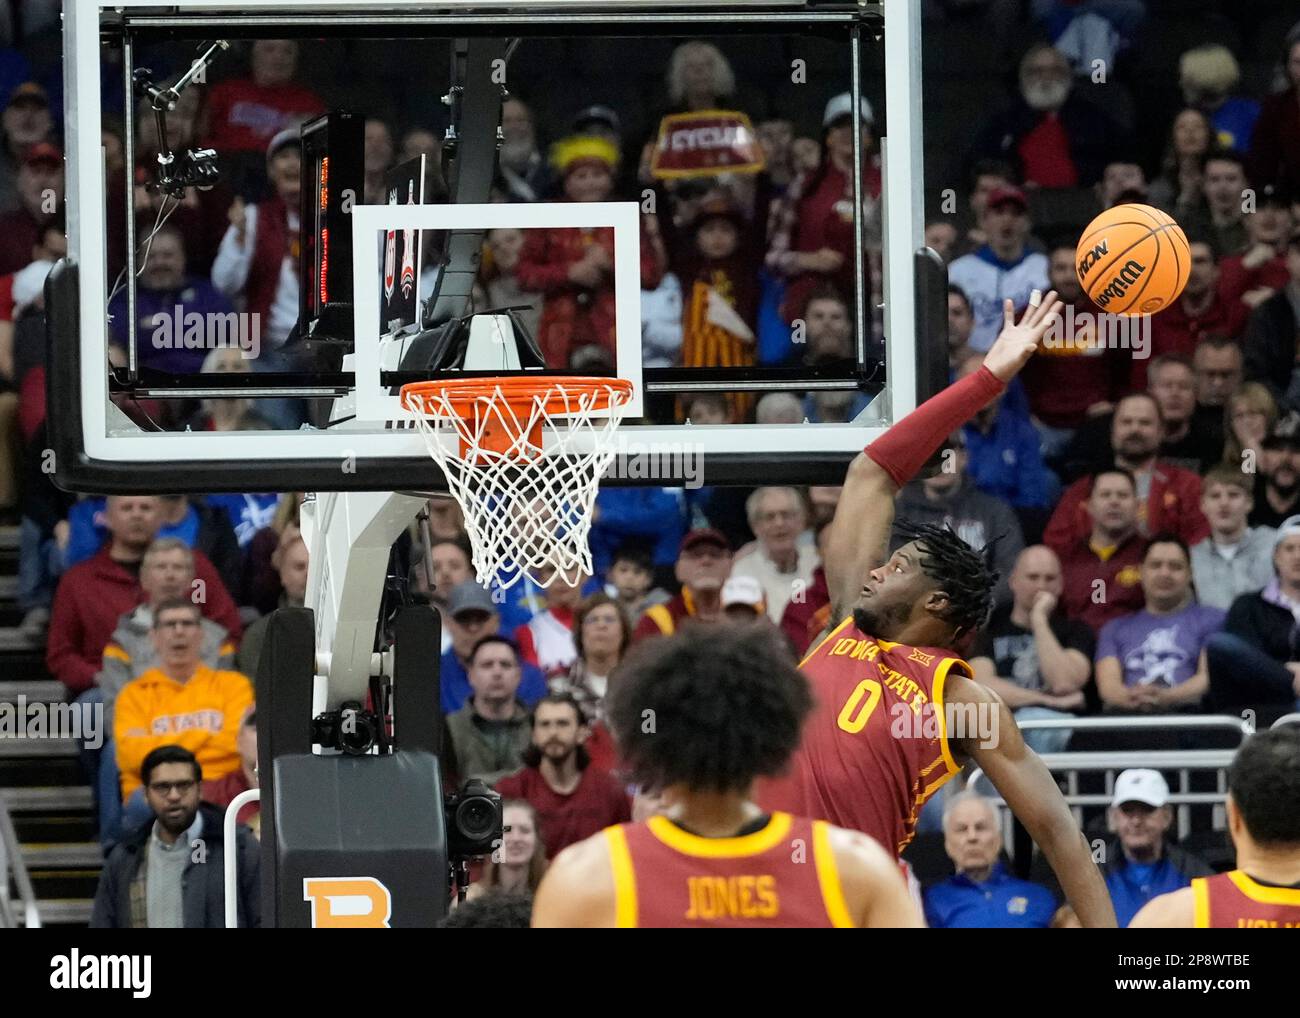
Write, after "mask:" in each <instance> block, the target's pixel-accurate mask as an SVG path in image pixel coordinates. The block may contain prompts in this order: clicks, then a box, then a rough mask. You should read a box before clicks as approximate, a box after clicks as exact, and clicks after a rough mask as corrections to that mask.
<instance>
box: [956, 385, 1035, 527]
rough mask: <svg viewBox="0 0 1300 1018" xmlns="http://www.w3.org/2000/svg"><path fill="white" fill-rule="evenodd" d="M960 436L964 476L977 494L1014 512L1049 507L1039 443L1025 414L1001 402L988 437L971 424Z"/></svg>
mask: <svg viewBox="0 0 1300 1018" xmlns="http://www.w3.org/2000/svg"><path fill="white" fill-rule="evenodd" d="M962 434H963V436H964V437H965V439H966V452H967V457H968V460H967V463H968V465H967V467H966V472H967V473H968V474H969V475H970V477H971V480H973V481H974V482H975V487H977V488H979V490H980V491H982V492H984V493H985V494H986V495H992V496H994V497H995V498H1000V499H1002V501H1004V502H1006V503H1008V504H1009V505H1011V506H1012V507H1014V508H1016V509H1040V508H1046V507H1047V506H1048V505H1050V504H1051V502H1050V499H1049V497H1048V478H1047V467H1045V466H1044V465H1043V454H1042V452H1041V451H1040V448H1039V446H1040V441H1041V440H1040V439H1039V437H1038V430H1037V429H1036V428H1035V427H1034V425H1033V422H1032V421H1031V420H1030V419H1029V412H1028V410H1017V409H1015V408H1013V407H1011V406H1008V405H1007V404H1006V402H1005V401H1004V402H1003V404H1002V406H1000V407H999V408H998V414H997V417H995V418H994V419H993V428H992V430H990V431H989V433H988V434H987V435H986V434H984V433H983V432H982V431H980V429H979V428H977V427H975V426H974V425H973V424H967V425H966V426H965V427H964V428H963V429H962Z"/></svg>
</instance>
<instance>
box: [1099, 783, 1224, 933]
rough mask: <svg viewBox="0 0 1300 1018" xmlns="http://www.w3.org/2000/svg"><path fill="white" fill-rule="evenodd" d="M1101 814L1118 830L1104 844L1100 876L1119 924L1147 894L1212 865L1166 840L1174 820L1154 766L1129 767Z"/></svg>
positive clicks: (1181, 883) (1182, 883)
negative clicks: (1102, 878) (1106, 810)
mask: <svg viewBox="0 0 1300 1018" xmlns="http://www.w3.org/2000/svg"><path fill="white" fill-rule="evenodd" d="M1107 819H1108V820H1109V822H1110V829H1111V830H1112V831H1113V832H1114V833H1115V834H1117V835H1118V838H1117V839H1116V840H1114V841H1112V842H1111V843H1110V844H1109V845H1108V846H1107V847H1106V864H1105V866H1103V867H1102V875H1103V876H1104V877H1105V878H1106V888H1107V890H1109V891H1110V900H1111V902H1112V903H1113V904H1114V906H1115V919H1116V921H1117V922H1118V923H1119V925H1120V926H1121V927H1124V926H1127V925H1128V924H1129V921H1130V920H1132V918H1133V917H1134V916H1135V915H1137V913H1138V911H1139V910H1140V909H1141V908H1142V906H1143V905H1145V904H1146V903H1147V902H1148V901H1150V900H1151V899H1152V898H1155V897H1157V896H1159V895H1161V894H1168V893H1169V892H1170V891H1176V890H1178V889H1179V888H1180V887H1188V886H1190V885H1191V882H1192V877H1208V876H1213V875H1214V870H1212V869H1211V868H1210V867H1209V866H1207V865H1206V864H1205V863H1204V862H1202V861H1201V860H1200V859H1198V858H1197V857H1196V856H1194V855H1192V854H1191V853H1189V852H1186V851H1184V850H1183V849H1181V848H1179V847H1178V846H1177V845H1175V844H1173V843H1172V842H1170V841H1169V840H1167V837H1166V835H1167V833H1168V831H1169V828H1170V826H1171V825H1172V824H1173V821H1174V814H1173V811H1172V810H1171V809H1170V808H1169V785H1168V784H1166V783H1165V779H1164V778H1163V777H1162V776H1161V774H1160V772H1159V771H1153V770H1147V769H1145V768H1134V769H1131V770H1127V771H1123V772H1121V774H1120V775H1119V777H1117V778H1116V779H1115V795H1114V796H1113V798H1112V799H1111V806H1110V809H1109V810H1108V816H1107Z"/></svg>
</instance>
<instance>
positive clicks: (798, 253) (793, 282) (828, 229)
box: [767, 92, 880, 322]
mask: <svg viewBox="0 0 1300 1018" xmlns="http://www.w3.org/2000/svg"><path fill="white" fill-rule="evenodd" d="M858 112H859V117H860V119H861V121H862V130H861V142H862V200H863V217H864V222H863V227H864V237H865V239H866V242H867V247H868V249H873V250H876V251H878V249H879V243H880V241H879V216H878V209H879V199H880V165H879V161H878V160H877V159H876V158H875V157H874V156H873V155H872V154H871V147H872V145H873V140H872V128H873V126H874V124H873V119H874V118H873V114H872V111H871V104H870V103H869V102H867V100H866V99H860V100H859V105H858ZM822 131H823V133H822V152H823V154H822V160H821V164H820V165H819V166H818V167H817V169H815V170H812V171H811V172H809V173H807V174H805V175H804V176H802V177H800V178H799V179H797V180H796V181H795V182H794V183H793V184H791V185H790V189H789V191H787V192H786V196H785V199H784V201H783V203H782V206H781V208H780V209H779V211H778V212H777V214H776V215H775V217H774V222H773V224H772V231H771V243H770V246H769V248H768V252H767V267H768V269H769V270H770V271H771V272H773V273H774V274H776V275H778V276H781V277H782V278H784V279H785V280H786V284H787V285H786V293H785V300H784V301H783V302H782V304H781V317H782V318H783V319H784V320H785V321H787V322H792V321H794V320H795V319H797V318H802V317H803V315H804V308H805V305H806V304H807V302H808V298H809V297H810V296H811V295H812V293H813V292H814V291H815V290H817V289H818V288H819V287H821V286H823V285H825V284H826V283H831V284H833V285H834V286H835V288H836V289H837V290H839V292H840V294H841V295H842V296H843V297H844V298H845V299H846V300H849V301H851V300H852V299H853V293H854V290H855V277H854V264H855V258H854V253H853V97H852V95H851V94H850V93H848V92H842V93H841V94H839V95H837V96H835V97H834V98H832V99H831V100H830V102H828V103H827V104H826V111H825V114H824V115H823V117H822ZM863 267H864V269H866V268H867V252H866V251H864V252H863ZM868 285H869V283H868ZM868 292H870V291H868Z"/></svg>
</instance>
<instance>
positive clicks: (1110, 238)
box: [1075, 205, 1192, 315]
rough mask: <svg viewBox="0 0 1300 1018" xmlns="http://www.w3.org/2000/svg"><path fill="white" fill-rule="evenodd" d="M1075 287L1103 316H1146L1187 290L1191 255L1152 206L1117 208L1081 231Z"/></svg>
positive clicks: (1167, 220) (1179, 232) (1184, 238)
mask: <svg viewBox="0 0 1300 1018" xmlns="http://www.w3.org/2000/svg"><path fill="white" fill-rule="evenodd" d="M1075 265H1076V266H1077V271H1078V274H1079V282H1080V283H1082V284H1083V292H1084V293H1086V294H1087V295H1088V296H1089V297H1090V298H1091V299H1092V302H1093V303H1094V304H1096V305H1097V306H1098V307H1099V308H1101V310H1102V311H1108V312H1110V313H1112V314H1118V315H1150V314H1155V313H1156V312H1157V311H1160V310H1162V309H1163V308H1166V307H1168V306H1169V305H1170V304H1172V303H1173V302H1174V301H1175V300H1177V299H1178V295H1179V294H1180V293H1182V292H1183V287H1184V286H1186V285H1187V275H1188V272H1189V271H1190V270H1191V265H1192V252H1191V248H1190V247H1188V244H1187V236H1186V235H1185V234H1184V233H1183V231H1182V228H1181V227H1179V225H1178V224H1177V223H1176V222H1174V221H1173V219H1171V218H1170V217H1169V216H1167V215H1166V214H1165V213H1163V212H1161V211H1160V210H1159V209H1156V208H1152V207H1151V206H1150V205H1116V206H1115V207H1114V208H1113V209H1107V210H1106V211H1105V212H1103V213H1102V214H1101V215H1099V216H1098V217H1097V218H1096V219H1094V220H1093V221H1092V222H1091V223H1089V224H1088V228H1087V229H1086V230H1084V231H1083V236H1082V237H1080V238H1079V247H1078V249H1077V251H1076V252H1075Z"/></svg>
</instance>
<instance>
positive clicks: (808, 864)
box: [605, 813, 854, 928]
mask: <svg viewBox="0 0 1300 1018" xmlns="http://www.w3.org/2000/svg"><path fill="white" fill-rule="evenodd" d="M605 838H606V842H607V844H608V845H609V855H610V862H611V864H612V865H613V869H614V884H615V888H616V901H617V917H618V918H617V925H618V926H619V927H621V928H629V927H719V928H726V927H729V928H737V927H770V928H781V927H808V926H812V927H828V926H835V927H851V926H853V925H854V923H853V920H852V918H851V917H850V914H849V909H848V905H847V904H846V902H845V900H844V892H843V890H842V888H841V886H840V875H839V870H838V869H837V868H836V866H835V857H834V853H833V852H832V850H831V845H830V825H829V824H827V823H825V822H824V821H821V820H803V819H801V818H799V817H792V816H790V815H789V814H788V813H774V814H772V816H771V817H770V818H769V819H768V822H767V824H766V825H765V826H764V827H763V828H761V829H760V830H758V831H755V832H753V833H752V834H745V835H741V836H739V837H735V838H702V837H700V836H698V835H695V834H691V833H689V832H688V831H684V830H682V828H680V827H678V826H677V825H676V824H674V823H673V822H672V821H671V820H669V819H668V818H667V817H662V816H656V817H651V818H650V819H649V820H647V821H646V822H645V823H640V824H620V825H619V826H617V827H607V828H605Z"/></svg>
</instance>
